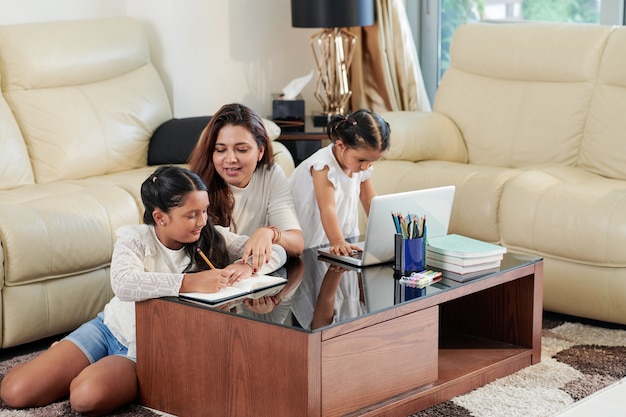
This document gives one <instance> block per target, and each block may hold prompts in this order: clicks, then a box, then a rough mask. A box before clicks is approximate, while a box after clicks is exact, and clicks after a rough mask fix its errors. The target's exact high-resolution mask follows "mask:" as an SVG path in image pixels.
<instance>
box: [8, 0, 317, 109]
mask: <svg viewBox="0 0 626 417" xmlns="http://www.w3.org/2000/svg"><path fill="white" fill-rule="evenodd" d="M121 15H128V16H132V17H135V18H138V19H140V20H141V21H142V22H144V23H145V25H146V29H147V33H148V36H149V39H150V45H151V53H152V59H153V62H154V64H155V66H156V67H157V69H158V71H159V73H160V74H161V77H162V79H163V82H164V84H165V86H166V89H167V92H168V95H169V97H170V100H171V102H172V107H173V110H174V115H175V116H176V117H187V116H199V115H204V114H212V113H213V112H215V111H216V110H217V109H218V108H219V107H220V106H221V105H222V104H224V103H228V102H235V101H236V102H241V103H245V104H247V105H249V106H251V107H253V108H254V109H256V110H257V111H258V112H259V113H260V114H261V115H263V116H271V111H272V106H271V100H272V94H274V93H280V92H281V89H282V87H283V86H284V85H286V84H287V83H288V82H289V81H290V80H291V79H293V78H296V77H300V76H303V75H305V74H308V73H309V72H310V71H311V70H312V69H314V66H315V62H314V59H313V55H312V52H311V48H310V46H309V37H310V35H311V34H312V33H314V32H315V30H313V29H295V28H292V27H291V8H290V0H228V1H224V0H19V1H18V0H0V24H16V23H28V22H38V21H51V20H72V19H89V18H98V17H112V16H121ZM314 81H315V80H314V79H313V80H312V81H311V82H310V83H309V84H308V85H307V86H306V87H305V89H304V91H303V96H304V99H305V101H306V110H307V112H314V111H319V110H320V106H319V104H318V103H317V101H316V100H315V98H314V97H313V88H314Z"/></svg>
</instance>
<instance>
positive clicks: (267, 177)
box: [189, 103, 304, 267]
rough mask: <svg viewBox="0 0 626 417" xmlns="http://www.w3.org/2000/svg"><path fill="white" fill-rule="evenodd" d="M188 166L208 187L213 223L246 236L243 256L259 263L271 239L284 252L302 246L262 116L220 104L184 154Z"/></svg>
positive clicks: (292, 252) (268, 250) (291, 252)
mask: <svg viewBox="0 0 626 417" xmlns="http://www.w3.org/2000/svg"><path fill="white" fill-rule="evenodd" d="M189 168H190V169H191V170H192V171H194V172H196V173H198V175H200V177H201V178H202V179H203V181H204V182H205V183H206V185H207V187H208V189H209V199H210V200H211V206H210V207H209V218H210V219H211V220H212V222H213V224H216V225H221V226H225V227H229V228H230V230H231V231H233V232H235V233H239V234H243V235H247V236H250V239H249V240H248V243H247V244H246V247H245V248H244V256H246V257H247V256H250V257H251V261H252V265H254V266H256V267H260V266H261V265H262V264H263V263H264V262H266V260H267V259H268V258H269V256H270V254H271V248H272V244H273V243H276V244H279V245H281V246H282V247H283V248H284V249H285V251H286V252H287V255H289V256H299V255H300V254H301V253H302V250H303V249H304V241H303V239H302V231H301V229H300V223H299V222H298V217H297V216H296V212H295V210H294V206H293V200H292V197H291V193H290V192H289V185H288V184H287V179H286V177H285V174H284V173H283V171H282V169H281V168H280V166H279V165H278V164H276V163H274V152H273V150H272V142H271V141H270V139H269V137H268V135H267V131H266V130H265V126H264V125H263V120H262V119H261V117H260V116H259V115H258V114H257V113H256V112H255V111H253V110H252V109H251V108H249V107H247V106H244V105H242V104H239V103H232V104H226V105H224V106H222V108H220V109H219V110H218V111H217V113H215V114H214V115H213V116H212V117H211V120H210V121H209V124H208V125H207V127H206V128H205V129H204V131H203V132H202V134H201V135H200V139H199V140H198V143H197V145H196V147H195V148H194V150H193V152H192V153H191V155H190V157H189Z"/></svg>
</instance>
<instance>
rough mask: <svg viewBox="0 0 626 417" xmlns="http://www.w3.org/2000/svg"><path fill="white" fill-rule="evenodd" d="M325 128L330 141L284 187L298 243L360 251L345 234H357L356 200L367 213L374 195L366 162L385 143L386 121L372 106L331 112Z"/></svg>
mask: <svg viewBox="0 0 626 417" xmlns="http://www.w3.org/2000/svg"><path fill="white" fill-rule="evenodd" d="M327 130H328V136H329V138H330V141H331V143H330V145H328V146H327V147H325V148H322V149H320V150H319V151H317V152H316V153H314V154H313V155H311V156H310V157H309V158H307V159H306V160H304V161H303V162H302V163H301V164H300V165H298V166H297V167H296V169H295V170H294V172H293V173H292V174H291V176H290V177H289V186H290V188H291V193H292V195H293V200H294V204H295V208H296V213H297V215H298V219H299V220H300V224H301V225H302V233H303V235H304V247H305V248H311V247H316V246H320V245H324V244H330V251H331V252H332V253H335V254H340V255H348V254H350V253H352V252H353V251H354V250H360V249H359V247H358V246H356V245H353V244H350V243H348V242H346V238H348V237H357V236H358V235H359V228H358V204H359V201H360V202H361V204H362V205H363V208H364V209H365V213H366V214H368V215H369V208H370V201H371V200H372V197H374V196H375V195H376V191H375V190H374V186H373V185H372V181H371V180H370V175H371V174H372V164H373V163H374V162H375V161H377V160H379V159H380V158H381V157H382V156H383V154H384V153H385V151H386V150H387V149H388V148H389V134H390V131H389V124H388V123H387V122H386V121H385V120H384V119H383V118H382V117H380V116H379V115H378V114H376V113H374V112H372V111H369V110H358V111H356V112H354V113H352V114H351V115H349V116H336V117H334V118H333V119H332V120H331V121H330V122H329V123H328V127H327Z"/></svg>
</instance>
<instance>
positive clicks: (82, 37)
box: [0, 17, 293, 348]
mask: <svg viewBox="0 0 626 417" xmlns="http://www.w3.org/2000/svg"><path fill="white" fill-rule="evenodd" d="M0 85H1V88H2V95H1V96H0V259H1V260H2V262H1V263H0V285H1V286H0V288H1V293H0V294H1V297H0V307H1V309H0V312H1V315H0V319H1V324H2V333H1V335H0V337H1V339H0V346H1V347H2V348H6V347H10V346H15V345H20V344H23V343H26V342H30V341H34V340H38V339H42V338H46V337H49V336H53V335H57V334H62V333H64V332H67V331H70V330H72V329H74V328H75V327H77V326H78V325H80V324H81V323H83V322H84V321H87V320H88V319H90V318H92V317H94V316H95V315H96V314H97V313H98V312H99V311H100V310H101V309H102V307H103V306H104V304H106V303H107V302H108V301H109V299H110V298H111V297H112V292H111V289H110V285H109V264H110V260H111V253H112V248H113V243H114V238H115V236H114V232H115V229H116V228H118V227H119V226H122V225H125V224H131V223H139V222H141V216H142V213H143V208H142V204H141V199H140V196H139V188H140V184H141V182H142V181H143V180H144V179H145V178H147V177H148V175H149V174H150V173H151V172H152V171H153V170H154V169H155V167H154V166H150V165H148V148H149V144H150V140H151V137H152V135H153V133H154V132H155V131H156V130H157V128H159V127H160V126H162V125H164V124H166V123H168V122H170V121H171V120H172V111H171V106H170V103H169V101H168V97H167V94H166V91H165V88H164V86H163V84H162V82H161V80H160V78H159V75H158V74H157V71H156V70H155V68H154V66H153V65H152V63H151V61H150V55H149V46H148V41H147V37H146V35H145V33H144V30H143V27H142V25H141V24H140V23H139V22H138V21H136V20H134V19H131V18H126V17H120V18H109V19H96V20H83V21H66V22H48V23H33V24H22V25H7V26H0ZM174 120H176V119H174ZM266 125H267V127H268V131H269V132H270V136H271V137H272V138H273V139H275V138H277V137H278V136H279V135H280V129H279V128H278V126H276V125H275V124H273V123H272V122H269V121H266ZM170 135H171V144H172V146H173V149H175V148H176V146H177V143H178V142H177V140H178V139H179V138H178V137H177V136H176V134H175V133H174V132H170ZM196 139H197V136H196V137H194V138H193V140H196ZM280 146H281V145H280V144H277V147H278V148H279V149H280ZM289 158H290V156H289V155H288V152H284V153H283V154H282V160H281V165H283V166H284V167H285V169H286V170H289V169H290V167H291V169H292V168H293V160H292V159H289ZM163 162H164V163H165V162H167V161H163Z"/></svg>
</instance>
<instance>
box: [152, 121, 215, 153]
mask: <svg viewBox="0 0 626 417" xmlns="http://www.w3.org/2000/svg"><path fill="white" fill-rule="evenodd" d="M209 120H211V116H204V117H187V118H184V119H171V120H168V121H167V122H165V123H163V124H162V125H161V126H159V128H158V129H157V130H156V131H155V132H154V134H153V135H152V138H150V145H149V146H148V164H149V165H160V164H184V163H187V160H188V159H189V154H190V153H191V151H193V148H194V147H195V146H196V143H198V139H199V138H200V134H201V133H202V131H203V130H204V128H205V127H206V125H207V123H209Z"/></svg>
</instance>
